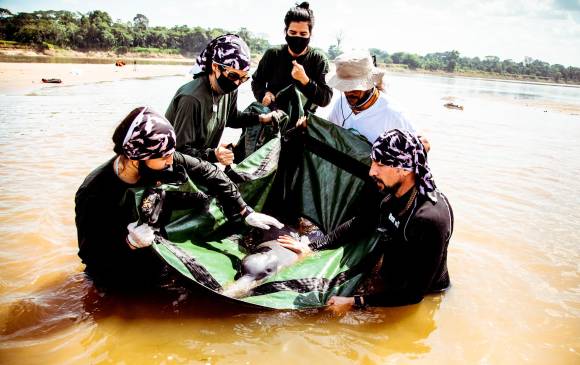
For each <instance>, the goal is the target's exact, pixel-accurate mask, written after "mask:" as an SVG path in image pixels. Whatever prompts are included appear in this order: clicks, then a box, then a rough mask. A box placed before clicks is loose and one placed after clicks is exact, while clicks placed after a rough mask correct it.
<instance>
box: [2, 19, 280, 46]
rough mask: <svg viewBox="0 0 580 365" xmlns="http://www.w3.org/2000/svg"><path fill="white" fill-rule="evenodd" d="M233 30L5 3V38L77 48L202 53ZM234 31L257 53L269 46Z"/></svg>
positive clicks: (34, 43)
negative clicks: (21, 8) (27, 9)
mask: <svg viewBox="0 0 580 365" xmlns="http://www.w3.org/2000/svg"><path fill="white" fill-rule="evenodd" d="M225 33H232V32H231V31H228V30H224V29H219V28H212V29H205V28H201V27H193V28H190V27H188V26H186V25H180V26H174V27H171V28H167V27H150V26H149V19H147V17H146V16H145V15H143V14H137V15H136V16H135V17H134V18H133V21H132V22H123V21H121V20H117V21H113V19H112V18H111V16H110V15H109V14H108V13H107V12H105V11H100V10H94V11H91V12H88V13H86V14H82V13H78V12H71V11H65V10H60V11H55V10H46V11H34V12H32V13H23V12H21V13H17V14H12V13H11V12H10V11H9V10H8V9H0V38H1V39H3V40H7V41H15V42H19V43H24V44H29V45H33V46H36V47H40V48H42V47H46V46H47V44H52V45H55V46H58V47H61V48H69V49H75V50H115V51H118V52H121V53H122V52H125V51H128V50H131V49H139V48H143V47H146V48H156V49H160V50H170V51H174V52H179V53H182V54H198V53H200V52H201V51H202V50H203V49H204V47H205V46H206V45H207V43H208V42H209V41H210V40H212V39H214V38H215V37H217V36H219V35H221V34H225ZM234 33H236V34H238V35H240V36H241V37H242V38H243V39H244V40H245V41H246V42H247V43H248V45H249V46H250V49H251V50H252V52H253V53H258V54H261V53H263V52H264V51H266V49H268V48H269V47H270V44H269V43H268V41H267V40H265V39H262V38H259V37H255V36H254V35H253V34H252V33H251V32H249V31H248V30H247V29H245V28H242V29H239V30H237V31H235V32H234Z"/></svg>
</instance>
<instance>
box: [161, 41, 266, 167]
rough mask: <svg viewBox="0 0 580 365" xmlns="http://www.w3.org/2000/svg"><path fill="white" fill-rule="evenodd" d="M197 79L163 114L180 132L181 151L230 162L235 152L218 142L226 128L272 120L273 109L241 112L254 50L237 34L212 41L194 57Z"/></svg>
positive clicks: (181, 90)
mask: <svg viewBox="0 0 580 365" xmlns="http://www.w3.org/2000/svg"><path fill="white" fill-rule="evenodd" d="M196 65H197V68H198V71H199V72H197V73H196V74H195V75H194V79H193V81H190V82H188V83H187V84H185V85H183V86H181V87H180V88H179V89H178V90H177V92H176V94H175V96H174V97H173V99H172V100H171V103H170V104H169V107H168V108H167V111H166V113H165V117H166V118H167V119H168V120H169V121H170V122H171V124H172V125H173V127H174V128H175V132H176V134H177V150H178V151H180V152H182V153H184V154H186V155H189V156H193V157H198V158H201V159H203V160H206V161H210V162H220V163H222V164H223V165H230V164H231V163H232V162H233V160H234V153H233V152H232V151H231V150H230V149H228V148H226V146H225V145H220V144H219V141H220V138H221V136H222V133H223V131H224V129H225V127H231V128H242V127H246V126H250V125H254V124H258V123H260V122H261V123H269V122H270V121H271V119H272V115H273V113H269V114H260V115H258V114H256V113H242V112H240V111H238V106H237V104H238V91H237V88H238V87H239V86H240V85H241V84H242V83H243V82H245V81H247V80H248V79H249V76H248V70H249V69H250V49H249V48H248V45H247V44H246V43H245V42H244V41H243V40H242V39H241V38H240V37H239V36H237V35H235V34H225V35H222V36H220V37H217V38H216V39H214V40H213V41H211V42H210V43H209V44H208V45H207V47H206V48H205V50H204V51H203V52H202V53H201V54H200V56H199V57H198V58H197V59H196Z"/></svg>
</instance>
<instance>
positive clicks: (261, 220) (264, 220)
mask: <svg viewBox="0 0 580 365" xmlns="http://www.w3.org/2000/svg"><path fill="white" fill-rule="evenodd" d="M246 224H247V225H249V226H252V227H256V228H262V229H270V226H274V227H276V228H278V229H279V228H282V227H284V225H283V224H282V223H280V221H279V220H277V219H276V218H274V217H270V216H269V215H267V214H262V213H257V212H252V213H250V214H248V216H247V217H246Z"/></svg>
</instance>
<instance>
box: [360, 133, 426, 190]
mask: <svg viewBox="0 0 580 365" xmlns="http://www.w3.org/2000/svg"><path fill="white" fill-rule="evenodd" d="M371 159H373V161H376V162H380V163H382V164H383V165H387V166H391V167H396V168H401V169H404V170H407V171H411V172H414V173H415V174H416V175H417V177H418V178H419V194H422V195H428V193H430V192H432V191H434V190H435V188H436V186H435V181H433V175H432V174H431V170H430V169H429V165H427V155H426V153H425V148H424V147H423V144H422V143H421V141H419V138H417V137H416V136H414V135H412V134H411V133H409V132H407V131H401V130H398V129H392V130H390V131H387V132H385V133H383V134H382V135H381V136H380V137H379V138H377V140H376V141H375V143H374V144H373V149H372V150H371Z"/></svg>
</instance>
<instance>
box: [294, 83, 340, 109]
mask: <svg viewBox="0 0 580 365" xmlns="http://www.w3.org/2000/svg"><path fill="white" fill-rule="evenodd" d="M296 84H297V85H298V89H299V90H300V91H301V92H302V93H303V94H304V95H305V96H306V97H307V98H308V100H310V101H312V102H313V103H314V104H316V105H318V106H321V107H325V106H327V105H328V104H329V103H330V100H331V99H332V89H331V88H330V87H329V86H328V85H326V82H325V81H323V80H318V81H315V80H314V79H310V81H309V82H308V83H307V84H306V85H303V84H302V83H300V82H299V81H297V82H296Z"/></svg>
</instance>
